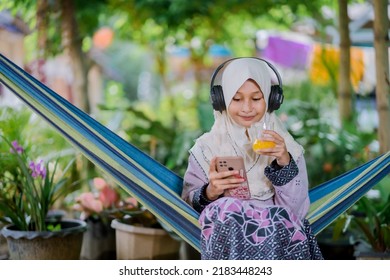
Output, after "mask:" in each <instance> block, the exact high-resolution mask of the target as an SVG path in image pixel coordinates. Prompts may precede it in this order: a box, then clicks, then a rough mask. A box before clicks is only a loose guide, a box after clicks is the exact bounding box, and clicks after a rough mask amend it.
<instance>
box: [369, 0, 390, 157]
mask: <svg viewBox="0 0 390 280" xmlns="http://www.w3.org/2000/svg"><path fill="white" fill-rule="evenodd" d="M373 3H374V15H375V18H374V47H375V65H376V89H375V91H376V102H377V110H378V117H379V128H378V139H379V144H380V148H379V150H380V152H381V153H385V152H387V151H389V150H390V129H389V128H390V112H389V103H390V84H389V51H388V46H389V36H388V30H389V28H390V24H389V17H388V14H387V7H388V0H374V1H373Z"/></svg>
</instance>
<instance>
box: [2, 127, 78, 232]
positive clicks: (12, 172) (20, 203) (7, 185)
mask: <svg viewBox="0 0 390 280" xmlns="http://www.w3.org/2000/svg"><path fill="white" fill-rule="evenodd" d="M0 139H1V140H2V141H1V142H2V143H5V144H7V145H8V151H1V161H0V162H1V173H0V213H1V215H0V220H1V221H3V222H5V223H12V224H14V225H15V226H16V227H17V228H18V229H19V230H23V231H46V230H48V225H47V215H48V212H49V210H50V209H51V208H52V207H53V205H54V203H55V202H56V201H57V200H58V199H59V198H63V197H65V196H66V195H68V194H69V193H71V192H73V191H75V190H76V189H77V188H78V184H77V182H74V183H72V184H67V181H68V178H67V177H65V174H66V173H67V171H68V169H69V168H70V167H71V165H72V163H73V161H71V162H69V164H68V165H67V167H66V168H65V169H64V170H63V171H62V172H61V173H62V174H60V170H59V169H58V161H56V162H55V163H54V164H51V163H46V164H45V163H44V162H43V160H36V161H34V160H31V159H30V158H29V156H28V153H27V150H26V149H24V148H23V147H22V146H21V145H20V144H19V143H18V142H17V141H12V142H11V141H10V140H8V139H7V138H5V137H4V136H3V135H0Z"/></svg>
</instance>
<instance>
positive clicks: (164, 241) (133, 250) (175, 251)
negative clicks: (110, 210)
mask: <svg viewBox="0 0 390 280" xmlns="http://www.w3.org/2000/svg"><path fill="white" fill-rule="evenodd" d="M123 213H124V214H125V215H124V216H123V217H121V218H117V219H114V220H113V221H112V223H111V227H112V228H114V229H115V232H116V234H115V235H116V243H117V259H118V260H145V259H177V258H178V257H179V249H180V244H181V240H180V238H179V237H177V236H176V235H175V234H174V233H173V232H172V231H170V230H169V229H167V228H165V227H164V226H163V224H161V223H160V222H159V221H158V219H157V218H156V217H155V216H154V215H153V214H152V213H151V212H150V211H149V210H147V209H145V208H143V207H141V206H140V205H139V206H137V207H136V208H134V209H133V210H131V211H123Z"/></svg>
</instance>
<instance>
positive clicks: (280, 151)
mask: <svg viewBox="0 0 390 280" xmlns="http://www.w3.org/2000/svg"><path fill="white" fill-rule="evenodd" d="M264 135H265V136H266V137H265V138H266V139H267V140H270V141H273V142H275V147H273V148H266V149H260V150H257V151H256V153H258V154H260V155H265V156H271V157H275V158H276V162H277V163H278V165H280V166H285V165H288V164H289V163H290V154H289V153H288V151H287V147H286V144H285V142H284V139H283V137H282V136H280V135H279V134H278V133H277V132H276V131H274V130H265V131H264Z"/></svg>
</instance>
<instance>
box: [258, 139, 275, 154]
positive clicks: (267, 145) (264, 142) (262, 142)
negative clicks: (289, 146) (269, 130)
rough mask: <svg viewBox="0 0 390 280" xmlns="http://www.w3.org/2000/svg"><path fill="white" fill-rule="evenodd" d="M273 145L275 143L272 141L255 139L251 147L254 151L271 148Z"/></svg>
mask: <svg viewBox="0 0 390 280" xmlns="http://www.w3.org/2000/svg"><path fill="white" fill-rule="evenodd" d="M275 146H276V144H275V142H273V141H267V140H260V139H256V141H255V142H254V143H253V146H252V149H253V150H254V151H255V152H256V151H257V150H261V149H268V148H273V147H275Z"/></svg>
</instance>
